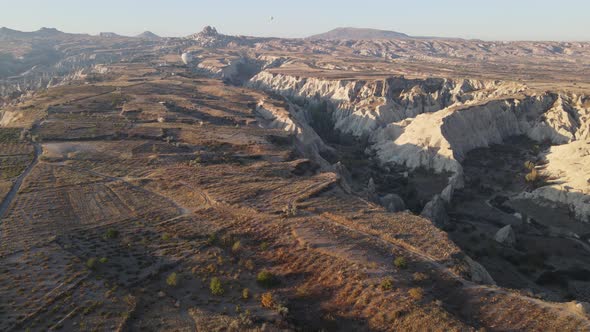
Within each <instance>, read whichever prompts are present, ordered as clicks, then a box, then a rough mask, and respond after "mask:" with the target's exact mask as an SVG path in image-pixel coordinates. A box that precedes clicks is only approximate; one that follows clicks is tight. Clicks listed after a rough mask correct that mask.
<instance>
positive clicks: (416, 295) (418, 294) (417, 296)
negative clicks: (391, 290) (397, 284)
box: [408, 288, 424, 301]
mask: <svg viewBox="0 0 590 332" xmlns="http://www.w3.org/2000/svg"><path fill="white" fill-rule="evenodd" d="M408 294H410V297H411V298H413V299H414V300H416V301H419V300H421V299H422V298H423V297H424V291H423V290H422V288H411V289H410V290H409V291H408Z"/></svg>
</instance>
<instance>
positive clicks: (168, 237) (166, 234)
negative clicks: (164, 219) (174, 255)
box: [162, 233, 170, 241]
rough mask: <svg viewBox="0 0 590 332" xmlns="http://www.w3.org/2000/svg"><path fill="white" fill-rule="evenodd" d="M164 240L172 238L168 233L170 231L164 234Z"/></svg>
mask: <svg viewBox="0 0 590 332" xmlns="http://www.w3.org/2000/svg"><path fill="white" fill-rule="evenodd" d="M162 240H164V241H169V240H170V234H168V233H164V234H162Z"/></svg>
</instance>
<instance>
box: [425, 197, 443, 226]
mask: <svg viewBox="0 0 590 332" xmlns="http://www.w3.org/2000/svg"><path fill="white" fill-rule="evenodd" d="M420 215H421V216H422V217H424V218H426V219H429V220H430V221H432V222H433V223H434V224H435V225H436V226H437V227H439V228H443V227H445V226H447V225H448V224H449V216H448V214H447V211H446V208H445V201H444V200H443V199H442V198H441V197H440V195H435V196H434V198H433V199H432V200H431V201H430V202H428V203H426V206H424V209H423V210H422V213H420Z"/></svg>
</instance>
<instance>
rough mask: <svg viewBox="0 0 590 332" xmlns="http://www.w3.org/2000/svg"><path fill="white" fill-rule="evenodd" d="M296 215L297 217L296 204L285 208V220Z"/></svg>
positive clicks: (290, 204)
mask: <svg viewBox="0 0 590 332" xmlns="http://www.w3.org/2000/svg"><path fill="white" fill-rule="evenodd" d="M296 215H297V207H296V206H295V204H293V203H289V204H287V205H286V206H285V207H284V208H283V216H284V217H285V218H289V217H295V216H296Z"/></svg>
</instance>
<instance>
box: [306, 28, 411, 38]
mask: <svg viewBox="0 0 590 332" xmlns="http://www.w3.org/2000/svg"><path fill="white" fill-rule="evenodd" d="M406 38H410V36H408V35H406V34H405V33H401V32H395V31H387V30H377V29H363V28H336V29H334V30H330V31H328V32H324V33H320V34H317V35H313V36H309V37H307V39H310V40H387V39H406Z"/></svg>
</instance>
